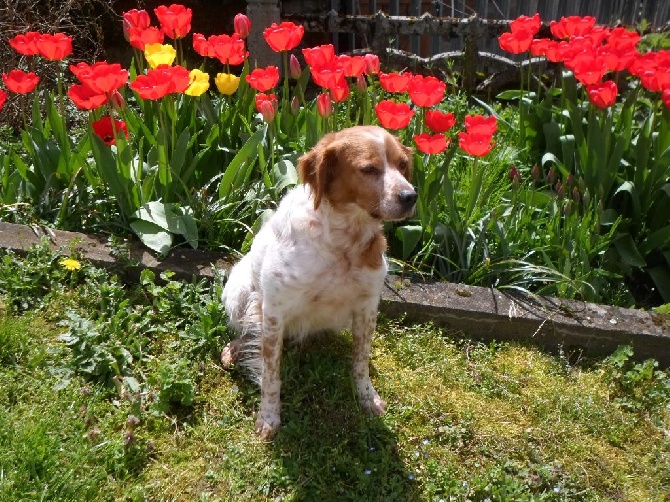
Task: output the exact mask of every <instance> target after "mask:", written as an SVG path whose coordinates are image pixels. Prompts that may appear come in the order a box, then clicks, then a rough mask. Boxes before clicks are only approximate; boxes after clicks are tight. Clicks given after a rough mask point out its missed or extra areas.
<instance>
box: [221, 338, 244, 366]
mask: <svg viewBox="0 0 670 502" xmlns="http://www.w3.org/2000/svg"><path fill="white" fill-rule="evenodd" d="M239 356H240V354H239V348H238V346H237V344H236V343H235V342H234V341H232V342H230V343H229V344H228V345H226V346H225V347H224V348H223V350H222V351H221V364H222V365H223V367H224V368H230V367H231V366H232V365H233V364H235V363H236V362H237V360H238V359H239Z"/></svg>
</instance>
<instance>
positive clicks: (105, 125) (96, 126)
mask: <svg viewBox="0 0 670 502" xmlns="http://www.w3.org/2000/svg"><path fill="white" fill-rule="evenodd" d="M92 125H93V132H94V133H95V134H96V135H97V136H99V137H100V138H102V140H103V141H104V142H105V145H107V146H110V145H113V144H115V143H116V137H117V136H118V135H119V133H121V132H122V133H123V134H125V136H126V138H128V127H126V123H125V122H123V121H122V120H113V119H112V117H110V116H109V115H105V116H104V117H102V118H101V119H99V120H96V121H95V122H93V124H92Z"/></svg>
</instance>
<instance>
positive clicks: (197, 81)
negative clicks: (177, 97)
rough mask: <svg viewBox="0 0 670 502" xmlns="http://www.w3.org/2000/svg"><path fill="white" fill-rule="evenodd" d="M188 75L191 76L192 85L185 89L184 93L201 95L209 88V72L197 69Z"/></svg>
mask: <svg viewBox="0 0 670 502" xmlns="http://www.w3.org/2000/svg"><path fill="white" fill-rule="evenodd" d="M188 75H189V77H191V85H189V86H188V89H186V90H185V91H184V94H188V95H189V96H200V95H201V94H202V93H204V92H205V91H206V90H207V89H209V73H205V72H204V71H200V70H198V69H195V70H191V72H190V73H189V74H188Z"/></svg>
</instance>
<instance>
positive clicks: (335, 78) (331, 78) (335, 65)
mask: <svg viewBox="0 0 670 502" xmlns="http://www.w3.org/2000/svg"><path fill="white" fill-rule="evenodd" d="M309 70H310V73H311V74H312V80H314V83H315V84H316V85H318V86H320V87H324V88H326V89H328V88H330V87H337V86H338V85H341V82H342V81H343V80H344V67H343V66H342V64H340V62H339V60H338V59H337V58H335V59H332V60H330V61H328V62H327V63H324V64H321V65H317V66H312V67H310V69H309Z"/></svg>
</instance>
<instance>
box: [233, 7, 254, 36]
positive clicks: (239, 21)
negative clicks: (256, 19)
mask: <svg viewBox="0 0 670 502" xmlns="http://www.w3.org/2000/svg"><path fill="white" fill-rule="evenodd" d="M233 26H234V27H235V33H237V34H238V35H239V36H240V38H247V37H248V36H249V32H250V31H251V21H250V20H249V18H248V17H247V16H245V15H244V14H242V13H240V14H237V15H236V16H235V19H234V20H233Z"/></svg>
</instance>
